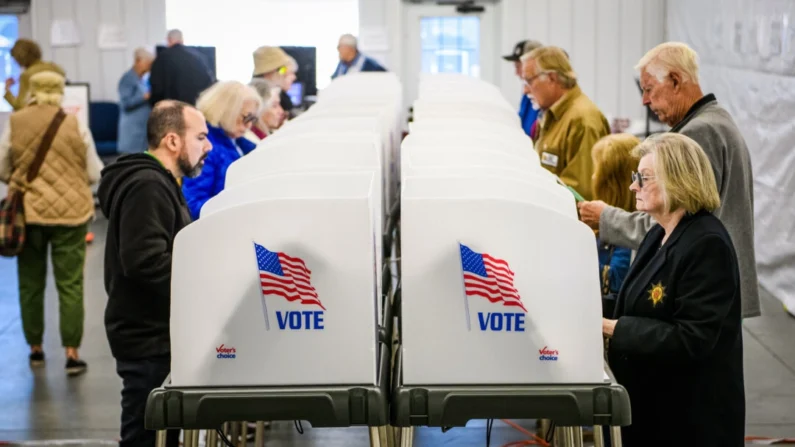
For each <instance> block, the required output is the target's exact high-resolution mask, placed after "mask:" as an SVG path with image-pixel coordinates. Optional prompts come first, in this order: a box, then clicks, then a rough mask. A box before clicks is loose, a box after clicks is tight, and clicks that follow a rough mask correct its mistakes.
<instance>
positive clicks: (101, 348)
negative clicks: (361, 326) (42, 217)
mask: <svg viewBox="0 0 795 447" xmlns="http://www.w3.org/2000/svg"><path fill="white" fill-rule="evenodd" d="M106 225H107V222H106V221H105V220H104V219H98V220H97V222H95V223H94V224H93V231H95V232H96V236H97V238H96V241H95V242H94V244H93V245H91V246H89V248H88V254H87V263H86V270H85V274H86V279H85V309H86V321H85V333H84V338H83V347H82V350H81V355H82V357H83V358H84V359H85V360H86V361H87V362H88V364H89V369H88V372H87V373H86V374H85V375H83V376H81V377H77V378H71V379H70V378H67V377H66V374H65V373H64V369H63V365H64V362H65V358H64V354H63V351H62V349H61V348H60V340H59V335H58V330H57V327H58V326H57V324H58V312H57V310H58V307H57V306H58V303H57V294H56V292H55V287H54V283H53V281H52V276H51V275H50V277H49V279H48V285H47V298H46V299H47V305H46V310H47V318H46V320H47V331H46V334H45V351H46V353H47V361H48V363H47V366H46V367H45V368H41V369H36V370H32V369H31V368H30V367H29V366H28V361H27V355H28V346H27V345H26V344H25V340H24V338H23V336H22V328H21V323H20V318H19V304H18V299H17V285H16V261H15V260H13V259H5V258H0V352H5V357H4V358H5V361H4V362H2V363H0V444H2V443H3V442H4V441H22V440H63V439H83V440H86V441H83V442H81V443H79V444H82V445H102V444H108V441H113V440H115V439H117V436H118V426H119V414H120V408H119V399H120V394H119V393H120V390H121V381H120V380H119V378H118V377H117V376H116V372H115V363H114V361H113V358H112V357H111V355H110V350H109V348H108V343H107V340H106V337H105V331H104V327H103V312H104V309H105V301H106V297H105V291H104V286H103V280H102V275H103V272H102V259H103V251H104V234H105V229H106ZM763 309H764V316H763V317H760V318H755V319H751V320H748V321H747V322H746V323H745V332H744V337H745V367H746V390H747V403H748V404H747V405H748V416H747V434H748V435H757V436H771V437H784V436H790V437H795V318H792V317H790V316H789V315H788V314H786V312H784V311H783V309H782V306H781V304H780V303H779V302H778V301H777V300H775V299H774V298H772V297H771V296H769V295H768V294H763ZM671 422H672V428H673V427H675V425H673V424H674V421H671ZM522 425H524V426H527V427H530V426H531V425H530V423H529V422H527V423H523V424H522ZM484 426H485V424H484V421H473V422H472V423H470V425H469V426H468V427H466V428H457V429H453V430H451V431H449V432H447V433H444V434H443V433H441V431H440V430H439V429H430V428H426V429H419V430H417V434H416V437H415V444H416V445H417V446H440V445H451V446H452V445H454V446H456V447H468V446H481V445H485V429H484ZM305 428H306V426H305ZM522 439H524V438H523V436H522V435H521V434H520V433H519V432H517V431H515V430H514V429H512V428H510V427H508V426H506V425H504V424H501V423H500V422H496V423H495V426H494V431H493V433H492V445H495V446H501V445H503V444H505V443H508V442H512V441H518V440H522ZM90 440H94V441H90ZM266 445H267V446H269V447H277V446H288V445H289V446H320V445H322V446H326V447H332V446H353V445H367V430H366V429H365V428H351V429H307V430H306V431H305V434H303V435H299V434H298V433H296V431H295V429H294V428H293V425H292V423H278V424H275V426H274V428H273V429H272V430H270V431H269V432H268V433H267V443H266Z"/></svg>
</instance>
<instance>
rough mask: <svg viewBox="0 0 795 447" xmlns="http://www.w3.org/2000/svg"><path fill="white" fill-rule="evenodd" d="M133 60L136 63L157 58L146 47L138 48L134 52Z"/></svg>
mask: <svg viewBox="0 0 795 447" xmlns="http://www.w3.org/2000/svg"><path fill="white" fill-rule="evenodd" d="M133 58H134V60H136V61H139V60H152V59H154V58H155V55H154V54H152V53H151V52H150V51H149V50H147V49H146V48H144V47H138V48H136V49H135V51H133Z"/></svg>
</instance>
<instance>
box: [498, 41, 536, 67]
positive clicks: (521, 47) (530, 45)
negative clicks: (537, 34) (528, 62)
mask: <svg viewBox="0 0 795 447" xmlns="http://www.w3.org/2000/svg"><path fill="white" fill-rule="evenodd" d="M541 46H543V45H542V44H541V42H539V41H537V40H530V39H528V40H520V41H519V42H518V43H517V44H516V45H515V46H514V47H513V52H512V53H511V54H508V55H506V56H503V57H502V58H503V59H505V60H506V61H510V62H519V58H520V57H522V55H524V54H525V53H529V52H531V51H533V50H535V49H536V48H539V47H541Z"/></svg>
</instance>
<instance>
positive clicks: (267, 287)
mask: <svg viewBox="0 0 795 447" xmlns="http://www.w3.org/2000/svg"><path fill="white" fill-rule="evenodd" d="M254 250H255V252H256V253H257V265H258V266H259V279H260V285H261V286H262V294H263V295H278V296H281V297H283V298H284V299H286V300H287V301H290V302H293V301H298V302H299V303H301V304H303V305H317V306H318V307H320V308H321V309H323V310H326V308H325V307H323V304H322V303H321V302H320V299H319V298H318V296H317V291H316V290H315V288H314V287H312V282H311V281H310V275H311V274H312V271H311V270H309V269H308V268H307V267H306V264H305V263H304V261H303V260H302V259H301V258H296V257H293V256H288V255H287V254H285V253H282V252H274V251H270V250H268V249H267V248H265V247H263V246H262V245H259V244H257V243H254Z"/></svg>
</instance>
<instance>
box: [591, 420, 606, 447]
mask: <svg viewBox="0 0 795 447" xmlns="http://www.w3.org/2000/svg"><path fill="white" fill-rule="evenodd" d="M593 445H594V447H605V433H604V429H603V428H602V426H601V425H594V426H593Z"/></svg>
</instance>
